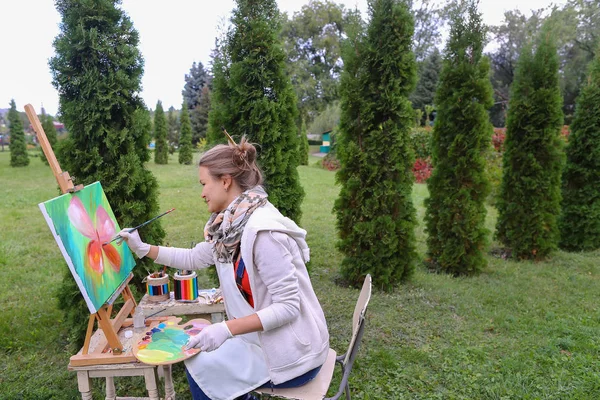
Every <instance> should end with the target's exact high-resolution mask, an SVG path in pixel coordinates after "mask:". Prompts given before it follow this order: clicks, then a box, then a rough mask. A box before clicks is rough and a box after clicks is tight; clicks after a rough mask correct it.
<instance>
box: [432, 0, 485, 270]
mask: <svg viewBox="0 0 600 400" xmlns="http://www.w3.org/2000/svg"><path fill="white" fill-rule="evenodd" d="M485 34H486V30H485V27H484V25H483V22H482V20H481V14H480V13H479V12H478V11H477V3H475V2H474V1H473V0H467V1H466V2H461V3H460V4H459V5H458V7H457V9H455V10H454V14H453V17H452V20H451V29H450V39H449V41H448V44H447V47H446V53H445V57H444V64H443V68H442V72H441V75H440V86H439V89H438V92H437V93H436V101H435V103H436V105H437V109H438V114H437V118H436V123H435V126H434V128H433V138H432V141H433V145H432V150H433V151H432V153H433V157H432V158H433V165H435V169H434V170H433V173H432V175H431V177H430V178H429V180H428V181H427V187H428V189H429V193H430V197H429V198H428V199H427V200H425V206H426V208H427V212H426V214H425V222H426V226H427V227H426V229H427V233H428V237H427V248H428V254H429V256H430V259H431V261H430V262H431V266H432V267H433V268H435V269H436V270H441V271H444V272H447V273H450V274H453V275H472V274H474V273H477V272H479V271H481V270H482V269H483V268H484V267H485V266H486V264H487V261H486V259H485V248H486V245H487V234H488V231H487V229H485V226H484V225H485V217H486V208H485V200H486V198H487V195H488V193H489V182H488V179H487V176H486V174H485V168H486V159H485V155H486V153H487V152H489V151H490V147H491V137H492V132H493V127H492V124H491V123H490V121H489V117H488V113H487V110H488V109H489V108H490V107H491V106H492V104H493V97H492V85H491V83H490V79H489V75H490V63H489V60H488V59H487V58H486V57H483V47H484V46H485Z"/></svg>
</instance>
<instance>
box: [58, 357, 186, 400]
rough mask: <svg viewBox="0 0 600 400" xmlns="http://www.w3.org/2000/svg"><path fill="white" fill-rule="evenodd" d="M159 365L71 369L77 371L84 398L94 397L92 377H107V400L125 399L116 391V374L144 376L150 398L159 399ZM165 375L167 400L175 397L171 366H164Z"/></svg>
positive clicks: (124, 365)
mask: <svg viewBox="0 0 600 400" xmlns="http://www.w3.org/2000/svg"><path fill="white" fill-rule="evenodd" d="M158 368H160V367H158V366H156V365H148V364H143V363H140V362H137V363H127V364H106V365H88V366H83V367H72V366H69V370H71V371H76V372H77V386H78V388H79V392H80V393H81V398H82V399H83V400H91V399H92V379H91V378H106V400H116V399H125V398H123V397H117V395H116V392H115V381H114V378H115V377H116V376H143V377H144V380H145V382H146V390H147V391H148V397H147V398H148V399H150V400H159V398H160V397H159V391H158ZM162 368H164V369H163V371H164V377H165V400H174V399H175V390H174V388H173V378H172V375H171V374H172V373H171V366H170V365H164V366H162Z"/></svg>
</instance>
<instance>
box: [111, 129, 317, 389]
mask: <svg viewBox="0 0 600 400" xmlns="http://www.w3.org/2000/svg"><path fill="white" fill-rule="evenodd" d="M199 178H200V184H201V185H202V186H203V189H202V198H203V199H204V200H205V202H206V204H207V206H208V210H209V211H210V212H211V213H212V214H211V216H210V218H209V220H208V222H207V223H206V226H205V228H204V236H205V240H206V241H205V242H202V243H200V244H198V245H197V246H196V247H194V248H193V249H179V248H172V247H162V246H151V245H149V244H146V243H143V242H142V241H141V240H140V237H139V235H138V233H137V231H134V232H133V233H127V232H126V230H123V231H121V232H120V235H121V236H122V237H123V238H124V239H125V240H126V241H127V243H128V245H129V247H130V248H131V250H132V251H134V252H135V253H136V255H137V256H138V257H150V258H152V259H154V260H156V262H157V263H158V264H162V265H167V266H171V267H175V268H178V269H182V270H192V269H199V268H205V267H208V266H210V265H215V266H216V269H217V274H218V276H219V281H220V284H221V290H222V293H223V298H224V300H225V309H226V312H227V316H228V320H227V321H224V322H220V323H217V324H213V325H210V326H208V327H206V328H204V329H203V330H202V331H201V332H200V333H199V334H198V335H196V336H193V337H191V338H190V340H189V342H188V347H190V348H191V347H196V348H199V349H200V350H201V352H200V353H198V355H196V356H194V357H192V358H190V359H188V360H186V361H185V365H186V369H187V376H188V381H189V382H190V388H191V390H192V394H193V396H194V399H213V400H219V399H224V400H227V399H235V398H241V399H243V398H252V397H251V396H249V395H246V394H247V393H248V392H250V391H251V390H253V389H256V388H258V387H261V386H265V385H267V386H274V387H294V386H300V385H302V384H305V383H306V382H308V381H309V380H311V379H312V378H314V377H315V376H316V374H317V373H318V371H319V369H320V367H321V365H323V363H324V362H325V359H326V358H327V352H328V349H329V334H328V332H327V326H326V322H325V317H324V315H323V310H322V309H321V306H320V304H319V301H318V300H317V297H316V295H315V293H314V291H313V288H312V285H311V282H310V279H309V276H308V273H307V271H306V266H305V263H306V262H307V261H308V259H309V249H308V246H307V244H306V241H305V236H306V231H304V230H303V229H301V228H299V227H298V226H297V225H296V224H295V223H294V222H293V221H291V220H290V219H288V218H286V217H284V216H283V215H281V213H280V212H279V211H278V210H277V209H276V208H275V207H274V206H273V205H272V204H271V203H270V202H269V201H268V200H267V193H266V192H265V191H264V189H263V188H262V186H261V185H262V173H261V171H260V169H259V168H258V166H257V164H256V149H255V147H254V146H253V145H252V144H250V143H248V142H247V141H246V140H245V139H244V138H243V139H242V140H241V142H240V143H239V144H237V145H236V144H235V143H230V144H229V145H218V146H216V147H214V148H212V149H211V150H209V151H208V152H206V153H205V154H204V155H203V156H202V158H201V160H200V165H199ZM246 396H247V397H246Z"/></svg>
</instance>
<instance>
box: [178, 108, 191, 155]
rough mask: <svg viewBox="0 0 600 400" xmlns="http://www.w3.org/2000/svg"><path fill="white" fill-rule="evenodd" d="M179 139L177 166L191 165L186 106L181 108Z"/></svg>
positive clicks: (189, 124) (189, 129) (188, 119)
mask: <svg viewBox="0 0 600 400" xmlns="http://www.w3.org/2000/svg"><path fill="white" fill-rule="evenodd" d="M179 119H180V120H181V137H180V138H179V164H186V165H189V164H191V163H192V158H193V154H192V124H191V122H190V114H189V113H188V107H187V104H186V103H185V102H184V103H183V106H181V115H180V117H179Z"/></svg>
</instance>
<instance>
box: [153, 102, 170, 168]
mask: <svg viewBox="0 0 600 400" xmlns="http://www.w3.org/2000/svg"><path fill="white" fill-rule="evenodd" d="M154 140H155V144H156V147H155V150H154V162H155V163H157V164H166V163H168V162H169V144H168V143H167V121H166V119H165V112H164V110H163V107H162V102H161V101H160V100H159V101H158V102H157V103H156V110H155V111H154Z"/></svg>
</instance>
